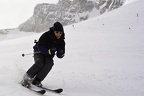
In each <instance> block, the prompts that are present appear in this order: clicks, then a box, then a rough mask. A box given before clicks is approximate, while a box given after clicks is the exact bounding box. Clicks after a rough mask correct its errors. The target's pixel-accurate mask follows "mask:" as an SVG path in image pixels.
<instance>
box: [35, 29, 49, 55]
mask: <svg viewBox="0 0 144 96" xmlns="http://www.w3.org/2000/svg"><path fill="white" fill-rule="evenodd" d="M47 34H48V33H47V32H45V33H44V34H42V36H41V37H40V38H39V41H38V43H37V44H36V46H35V47H36V49H37V50H38V51H39V52H40V53H42V54H45V55H47V52H48V48H47V43H48V41H49V40H47V37H48V36H47Z"/></svg>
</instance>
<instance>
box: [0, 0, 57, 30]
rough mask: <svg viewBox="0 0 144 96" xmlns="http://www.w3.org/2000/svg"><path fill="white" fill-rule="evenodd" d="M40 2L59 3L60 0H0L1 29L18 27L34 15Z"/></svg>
mask: <svg viewBox="0 0 144 96" xmlns="http://www.w3.org/2000/svg"><path fill="white" fill-rule="evenodd" d="M38 3H58V0H0V29H8V28H15V27H18V26H19V25H20V24H21V23H23V22H25V21H26V20H27V19H29V18H30V17H31V16H32V14H33V10H34V7H35V6H36V4H38Z"/></svg>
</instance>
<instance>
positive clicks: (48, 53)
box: [21, 22, 65, 87]
mask: <svg viewBox="0 0 144 96" xmlns="http://www.w3.org/2000/svg"><path fill="white" fill-rule="evenodd" d="M64 39H65V34H64V30H63V26H62V24H61V23H60V22H55V23H54V25H53V27H51V28H50V29H49V31H47V32H45V33H44V34H42V36H41V37H40V38H39V40H38V42H36V44H35V46H34V47H33V49H34V53H35V54H34V61H35V63H34V64H33V66H31V67H30V68H29V69H28V71H27V72H26V73H25V74H24V76H23V80H22V82H21V84H22V85H23V86H25V87H28V86H29V85H30V83H32V84H33V85H36V86H39V87H40V86H42V84H41V82H42V81H43V80H44V79H45V77H46V76H47V74H48V73H49V72H50V71H51V69H52V67H53V65H54V62H53V57H54V56H55V55H56V56H57V57H58V58H63V57H64V54H65V41H64Z"/></svg>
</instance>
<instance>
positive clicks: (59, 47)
mask: <svg viewBox="0 0 144 96" xmlns="http://www.w3.org/2000/svg"><path fill="white" fill-rule="evenodd" d="M56 55H57V57H58V58H63V57H64V55H65V41H64V40H62V41H60V42H59V43H58V45H57V53H56Z"/></svg>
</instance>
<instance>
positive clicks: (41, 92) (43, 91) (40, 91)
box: [28, 88, 46, 95]
mask: <svg viewBox="0 0 144 96" xmlns="http://www.w3.org/2000/svg"><path fill="white" fill-rule="evenodd" d="M28 89H29V90H31V91H33V92H36V93H38V94H41V95H43V94H45V93H46V90H39V91H37V90H34V89H31V88H28Z"/></svg>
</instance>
